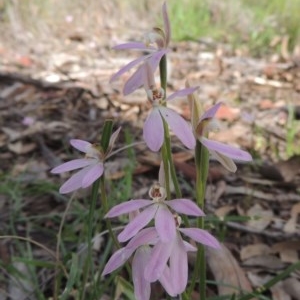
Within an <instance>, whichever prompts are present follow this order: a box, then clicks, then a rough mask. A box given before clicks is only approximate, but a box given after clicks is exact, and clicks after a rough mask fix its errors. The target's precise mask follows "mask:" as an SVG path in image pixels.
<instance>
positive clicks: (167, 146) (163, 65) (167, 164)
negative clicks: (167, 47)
mask: <svg viewBox="0 0 300 300" xmlns="http://www.w3.org/2000/svg"><path fill="white" fill-rule="evenodd" d="M159 71H160V84H161V88H162V89H163V90H164V93H165V94H164V98H166V90H167V56H166V55H164V56H163V57H162V59H161V61H160V63H159ZM163 124H164V137H165V138H164V144H163V147H162V160H163V164H164V170H165V181H166V191H167V199H171V198H170V197H171V195H170V194H171V193H170V175H171V178H172V181H173V184H174V187H175V192H176V197H177V198H180V197H181V191H180V187H179V183H178V179H177V176H176V170H175V166H174V162H173V158H172V151H171V139H170V132H169V127H168V125H167V123H166V121H165V120H163Z"/></svg>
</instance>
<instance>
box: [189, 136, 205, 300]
mask: <svg viewBox="0 0 300 300" xmlns="http://www.w3.org/2000/svg"><path fill="white" fill-rule="evenodd" d="M195 165H196V201H197V204H198V206H199V207H200V208H201V209H202V210H204V204H205V190H206V181H207V176H208V166H209V152H208V150H207V149H206V148H205V147H204V146H203V145H202V144H201V143H200V142H199V141H197V142H196V149H195ZM197 226H198V228H200V229H204V218H203V217H200V218H198V221H197ZM195 266H199V268H195V270H194V273H193V278H192V282H191V285H190V288H189V295H191V293H192V291H193V289H194V286H195V283H196V279H197V277H199V289H200V290H199V294H200V299H201V300H205V299H206V261H205V249H204V246H202V245H198V251H197V257H196V264H195Z"/></svg>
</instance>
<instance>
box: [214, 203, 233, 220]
mask: <svg viewBox="0 0 300 300" xmlns="http://www.w3.org/2000/svg"><path fill="white" fill-rule="evenodd" d="M233 210H235V206H233V205H225V206H222V207H220V208H218V209H216V210H215V215H216V216H218V217H219V218H222V217H225V216H227V215H228V214H229V213H230V212H232V211H233Z"/></svg>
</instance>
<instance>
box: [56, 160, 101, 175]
mask: <svg viewBox="0 0 300 300" xmlns="http://www.w3.org/2000/svg"><path fill="white" fill-rule="evenodd" d="M95 162H97V160H96V159H87V158H80V159H74V160H71V161H68V162H66V163H64V164H62V165H60V166H57V167H55V168H54V169H52V170H51V173H53V174H59V173H63V172H68V171H72V170H76V169H79V168H83V167H87V166H89V165H93V164H95Z"/></svg>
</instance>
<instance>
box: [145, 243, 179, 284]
mask: <svg viewBox="0 0 300 300" xmlns="http://www.w3.org/2000/svg"><path fill="white" fill-rule="evenodd" d="M172 248H173V242H172V243H163V242H161V241H160V242H158V243H157V244H156V245H155V246H154V247H153V250H152V253H151V257H150V259H149V261H148V263H147V265H146V268H145V273H144V276H145V279H146V280H148V281H150V282H154V281H156V280H158V279H159V278H160V277H161V275H162V273H163V271H164V269H165V267H166V266H167V261H168V259H169V257H170V254H171V252H172Z"/></svg>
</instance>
